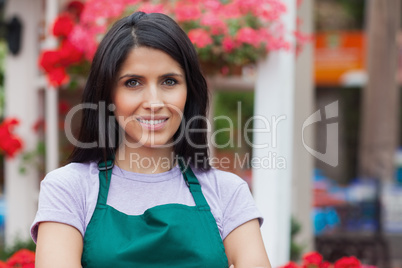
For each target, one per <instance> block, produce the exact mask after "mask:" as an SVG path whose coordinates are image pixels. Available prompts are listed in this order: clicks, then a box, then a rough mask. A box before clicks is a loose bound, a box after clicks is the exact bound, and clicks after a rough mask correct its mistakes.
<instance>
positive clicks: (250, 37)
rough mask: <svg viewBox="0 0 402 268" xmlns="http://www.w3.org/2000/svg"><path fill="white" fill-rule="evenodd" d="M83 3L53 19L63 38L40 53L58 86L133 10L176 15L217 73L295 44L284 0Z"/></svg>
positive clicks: (57, 33) (95, 0)
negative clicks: (287, 26) (288, 29)
mask: <svg viewBox="0 0 402 268" xmlns="http://www.w3.org/2000/svg"><path fill="white" fill-rule="evenodd" d="M78 3H79V2H77V1H73V2H72V3H70V4H69V5H68V8H67V10H68V11H67V12H63V13H62V14H61V15H60V16H59V17H58V18H57V21H56V22H55V23H54V27H53V34H54V35H55V36H57V37H59V38H60V39H61V42H60V47H59V48H58V49H57V50H55V51H49V50H48V51H44V52H43V53H42V55H41V57H40V62H39V64H40V66H41V67H42V69H43V70H45V72H46V73H47V75H48V80H49V82H50V84H51V85H54V86H59V85H63V84H65V83H67V82H68V81H69V76H68V74H67V73H68V72H67V71H66V68H67V67H69V66H73V65H77V64H78V63H79V62H80V61H81V62H82V59H83V58H85V59H86V61H87V62H90V61H91V60H92V58H93V56H94V54H95V51H96V49H97V46H98V44H99V42H100V40H101V39H102V37H103V35H104V34H105V32H106V30H107V29H108V28H109V27H110V25H111V24H112V23H114V22H115V21H116V20H117V19H119V18H121V17H123V16H126V15H128V14H131V13H132V12H134V11H144V12H146V13H151V12H159V13H164V14H167V15H168V16H170V17H172V18H173V19H175V20H176V22H177V23H178V24H179V25H180V26H181V27H182V28H183V29H184V31H185V32H186V33H187V34H188V36H189V38H190V40H191V41H192V42H193V44H194V46H195V48H196V50H197V52H198V55H199V58H200V59H201V62H203V63H208V64H207V66H208V67H210V68H211V67H212V68H213V69H215V71H216V70H225V69H226V70H227V69H228V66H229V67H230V66H241V65H244V64H248V63H255V62H256V61H258V60H259V59H261V58H263V57H264V56H265V55H266V54H267V53H268V52H269V51H273V50H281V49H289V48H290V47H291V45H290V43H289V42H288V41H287V40H286V38H285V35H286V34H287V32H286V30H285V29H284V27H283V24H282V23H281V21H280V18H281V16H282V15H283V14H284V13H285V12H286V6H285V5H284V4H283V3H282V2H281V1H280V0H170V1H166V0H114V1H108V0H87V1H86V2H85V3H84V4H81V5H80V4H78ZM72 6H74V7H75V9H74V12H72V11H71V10H72V8H71V7H72ZM77 10H78V11H77ZM81 11H82V12H81ZM300 36H302V35H301V34H300V33H299V32H296V33H295V39H296V40H298V41H300V40H302V39H301V38H299V37H300ZM302 41H303V40H302ZM83 44H85V45H83ZM207 72H208V71H207Z"/></svg>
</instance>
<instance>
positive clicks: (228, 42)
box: [222, 36, 236, 52]
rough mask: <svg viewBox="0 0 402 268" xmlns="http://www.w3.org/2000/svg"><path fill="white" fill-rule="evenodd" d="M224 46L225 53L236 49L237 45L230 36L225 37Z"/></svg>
mask: <svg viewBox="0 0 402 268" xmlns="http://www.w3.org/2000/svg"><path fill="white" fill-rule="evenodd" d="M222 46H223V50H224V51H225V52H231V51H232V50H233V49H234V48H235V47H236V43H235V41H234V40H233V39H232V38H231V37H230V36H225V37H224V38H223V41H222Z"/></svg>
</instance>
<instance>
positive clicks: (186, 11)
mask: <svg viewBox="0 0 402 268" xmlns="http://www.w3.org/2000/svg"><path fill="white" fill-rule="evenodd" d="M174 11H175V15H176V20H177V22H183V21H191V20H197V19H199V18H200V17H201V10H200V8H199V7H198V6H196V5H177V6H176V8H175V9H174Z"/></svg>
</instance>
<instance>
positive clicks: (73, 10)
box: [67, 1, 85, 20]
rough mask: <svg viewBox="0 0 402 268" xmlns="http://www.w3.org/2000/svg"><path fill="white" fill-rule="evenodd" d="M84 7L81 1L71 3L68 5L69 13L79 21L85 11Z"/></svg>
mask: <svg viewBox="0 0 402 268" xmlns="http://www.w3.org/2000/svg"><path fill="white" fill-rule="evenodd" d="M84 7H85V6H84V4H83V3H81V2H80V1H71V2H70V3H69V4H68V5H67V11H68V13H70V14H72V15H73V16H74V17H75V18H76V19H77V20H78V19H79V18H80V16H81V13H82V11H83V10H84Z"/></svg>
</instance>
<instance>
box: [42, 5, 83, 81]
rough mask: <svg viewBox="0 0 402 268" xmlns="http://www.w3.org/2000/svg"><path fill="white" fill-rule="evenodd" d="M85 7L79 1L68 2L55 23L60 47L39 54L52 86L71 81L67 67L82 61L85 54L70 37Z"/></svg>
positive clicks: (55, 32)
mask: <svg viewBox="0 0 402 268" xmlns="http://www.w3.org/2000/svg"><path fill="white" fill-rule="evenodd" d="M83 8H84V5H83V4H82V3H80V2H78V1H73V2H71V3H70V4H68V6H67V8H66V10H65V11H64V12H63V13H61V14H60V15H59V16H58V17H57V18H56V21H55V22H54V24H53V29H52V33H53V35H54V36H55V37H57V38H58V39H59V40H60V42H59V47H58V48H57V49H55V50H44V51H42V53H41V55H40V56H39V66H40V67H41V68H42V69H43V70H44V71H45V72H46V75H47V78H48V82H49V84H50V85H52V86H55V87H57V86H60V85H62V84H65V83H67V82H68V81H69V76H68V72H67V68H68V67H70V66H71V65H73V64H78V63H80V62H81V61H82V59H83V55H84V54H83V52H82V51H81V50H80V46H77V45H76V44H74V43H72V42H71V40H70V39H69V36H70V34H71V32H72V31H73V29H74V27H75V24H77V23H78V21H79V17H80V15H81V12H82V10H83ZM81 46H82V44H81Z"/></svg>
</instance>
